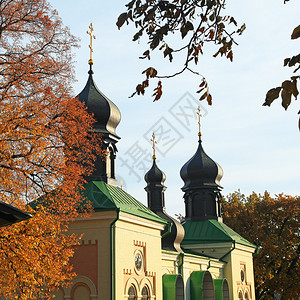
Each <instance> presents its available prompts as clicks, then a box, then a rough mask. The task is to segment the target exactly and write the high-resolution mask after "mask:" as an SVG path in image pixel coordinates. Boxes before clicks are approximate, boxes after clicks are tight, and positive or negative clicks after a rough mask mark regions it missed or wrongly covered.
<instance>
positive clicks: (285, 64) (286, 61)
mask: <svg viewBox="0 0 300 300" xmlns="http://www.w3.org/2000/svg"><path fill="white" fill-rule="evenodd" d="M290 60H291V59H290V58H285V59H284V61H283V66H284V67H286V66H287V65H288V63H289V61H290Z"/></svg>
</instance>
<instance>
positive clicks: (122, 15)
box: [116, 12, 127, 29]
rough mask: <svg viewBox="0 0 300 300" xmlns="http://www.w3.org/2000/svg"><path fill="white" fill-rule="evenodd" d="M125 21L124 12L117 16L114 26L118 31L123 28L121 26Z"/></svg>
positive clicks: (125, 14) (125, 15)
mask: <svg viewBox="0 0 300 300" xmlns="http://www.w3.org/2000/svg"><path fill="white" fill-rule="evenodd" d="M126 20H127V13H126V12H125V13H122V14H120V15H119V17H118V21H117V23H116V25H117V26H118V29H120V28H121V27H122V26H123V24H124V23H125V21H126Z"/></svg>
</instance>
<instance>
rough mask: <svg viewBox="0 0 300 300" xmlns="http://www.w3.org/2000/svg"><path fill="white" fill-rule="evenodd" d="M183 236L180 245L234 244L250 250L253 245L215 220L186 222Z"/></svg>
mask: <svg viewBox="0 0 300 300" xmlns="http://www.w3.org/2000/svg"><path fill="white" fill-rule="evenodd" d="M183 227H184V230H185V236H184V239H183V241H182V243H181V244H182V245H188V244H205V243H226V242H235V243H237V244H241V245H245V246H248V247H251V248H256V246H255V245H253V244H252V243H250V242H248V241H247V240H246V239H244V238H243V237H241V236H240V235H239V234H238V233H237V232H235V231H234V230H232V229H231V228H230V227H228V226H227V225H226V224H224V223H220V222H218V221H217V220H205V221H198V222H195V221H187V222H185V223H184V224H183Z"/></svg>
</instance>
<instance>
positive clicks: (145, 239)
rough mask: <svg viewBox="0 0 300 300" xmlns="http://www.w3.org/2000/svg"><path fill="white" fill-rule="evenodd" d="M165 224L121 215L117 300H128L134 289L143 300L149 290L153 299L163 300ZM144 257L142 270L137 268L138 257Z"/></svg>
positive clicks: (117, 238)
mask: <svg viewBox="0 0 300 300" xmlns="http://www.w3.org/2000/svg"><path fill="white" fill-rule="evenodd" d="M163 228H164V224H161V223H158V222H154V221H151V220H147V219H142V218H140V217H137V216H133V215H130V214H126V213H122V212H121V213H120V216H119V220H118V221H117V222H116V224H115V245H116V247H115V270H116V280H115V284H116V287H115V290H116V299H127V298H128V296H127V292H128V289H129V287H130V286H131V285H134V287H135V288H136V290H137V295H138V299H141V292H142V288H143V287H144V286H146V287H147V288H148V289H149V291H150V293H151V296H152V297H151V299H157V300H160V299H162V280H161V278H162V274H161V236H160V234H161V230H163ZM137 254H140V255H141V256H142V257H143V264H142V266H141V269H140V270H138V269H137V268H136V267H135V257H136V255H137Z"/></svg>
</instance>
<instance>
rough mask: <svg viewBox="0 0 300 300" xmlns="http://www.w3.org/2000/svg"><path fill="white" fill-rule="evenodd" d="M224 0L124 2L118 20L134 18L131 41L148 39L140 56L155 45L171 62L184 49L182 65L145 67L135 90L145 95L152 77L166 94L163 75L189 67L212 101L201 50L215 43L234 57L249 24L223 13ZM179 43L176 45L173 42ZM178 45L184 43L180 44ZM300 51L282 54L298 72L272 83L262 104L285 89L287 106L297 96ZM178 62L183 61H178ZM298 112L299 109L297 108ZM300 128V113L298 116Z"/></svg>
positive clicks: (156, 91)
mask: <svg viewBox="0 0 300 300" xmlns="http://www.w3.org/2000/svg"><path fill="white" fill-rule="evenodd" d="M288 1H289V0H284V3H286V2H288ZM227 2H228V1H226V0H150V1H149V0H131V1H129V2H128V3H127V4H126V12H124V13H122V14H121V15H120V16H119V17H118V20H117V23H116V25H117V26H118V28H119V29H120V28H121V27H122V26H123V25H124V24H130V23H133V24H134V26H135V27H136V33H135V34H134V36H133V41H138V42H140V41H141V40H142V39H143V40H144V41H146V45H147V48H146V49H145V51H144V52H143V54H142V55H141V57H140V58H141V59H148V60H150V59H151V56H152V53H153V51H155V50H158V51H161V52H162V54H163V56H164V58H166V59H168V60H169V61H170V62H172V61H173V60H175V57H176V59H178V58H179V59H180V58H181V57H182V56H180V55H178V54H179V53H182V55H183V56H184V60H183V63H182V64H181V66H180V67H179V68H178V71H176V72H175V73H172V74H161V73H160V70H157V69H155V68H154V67H152V66H149V67H148V68H147V69H145V70H144V71H143V72H142V73H143V74H145V80H144V81H142V82H141V83H140V84H138V85H137V86H136V90H135V92H134V93H133V94H132V96H133V95H135V94H138V95H144V93H145V90H146V88H147V87H148V86H149V81H150V80H153V79H156V80H157V86H156V88H155V89H154V93H153V95H152V96H153V97H154V101H156V100H159V99H160V98H161V96H162V80H163V79H166V78H170V77H174V76H177V75H179V74H181V73H183V72H185V71H189V72H192V73H194V74H197V75H200V76H201V80H200V84H199V88H198V89H197V93H199V100H207V102H208V104H209V105H211V104H212V96H211V93H210V91H209V87H208V82H207V81H206V79H205V77H204V75H201V74H200V73H199V71H198V70H197V69H195V67H196V66H197V64H198V61H199V58H200V56H201V55H204V54H205V50H206V48H207V46H208V45H209V44H214V45H215V46H216V51H215V53H214V54H213V56H214V57H216V56H219V55H220V56H223V57H225V58H227V59H229V60H230V61H232V60H233V46H234V45H235V44H237V42H236V37H237V36H238V35H240V34H242V33H243V31H244V30H245V28H246V26H245V24H243V25H241V26H238V24H237V22H236V20H235V18H234V17H233V16H228V15H226V13H225V9H226V5H227ZM299 32H300V27H299V26H298V27H296V28H295V29H294V31H293V33H292V39H296V38H298V37H299ZM174 43H176V47H177V48H176V47H175V46H174ZM177 45H180V46H179V47H178V46H177ZM299 63H300V54H296V55H295V56H293V57H291V58H286V59H285V60H284V66H289V67H296V68H295V70H294V73H295V74H294V75H293V76H291V78H290V79H288V80H285V81H284V82H283V83H282V84H281V86H279V87H277V88H273V89H271V90H270V91H268V93H267V94H266V100H265V102H264V104H263V105H267V106H270V105H271V103H272V102H273V101H274V100H275V99H276V98H278V97H279V95H281V98H282V106H283V107H284V109H287V108H288V106H289V105H290V103H291V99H292V98H293V97H294V98H295V99H297V96H298V89H297V82H298V81H299V78H300V77H299V75H297V74H296V72H297V71H298V70H299ZM179 65H180V64H179ZM299 113H300V112H299ZM299 129H300V119H299Z"/></svg>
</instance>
